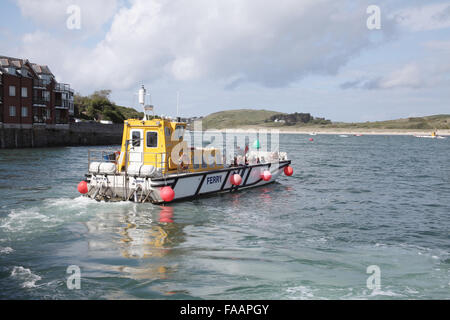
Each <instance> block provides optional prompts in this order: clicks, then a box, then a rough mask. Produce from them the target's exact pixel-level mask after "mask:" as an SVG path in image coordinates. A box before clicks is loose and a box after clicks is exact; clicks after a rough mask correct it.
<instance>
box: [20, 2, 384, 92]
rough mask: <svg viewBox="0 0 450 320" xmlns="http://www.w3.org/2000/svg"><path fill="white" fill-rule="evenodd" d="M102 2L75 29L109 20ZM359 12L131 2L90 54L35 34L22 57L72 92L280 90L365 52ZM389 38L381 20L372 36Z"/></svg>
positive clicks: (299, 5) (331, 5)
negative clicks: (162, 86)
mask: <svg viewBox="0 0 450 320" xmlns="http://www.w3.org/2000/svg"><path fill="white" fill-rule="evenodd" d="M80 1H81V0H80ZM18 2H19V3H20V4H21V8H22V12H23V14H24V15H26V16H30V17H32V19H36V20H39V21H41V20H42V21H43V20H44V17H48V16H51V15H52V13H51V12H53V13H54V11H55V10H56V11H58V12H59V11H60V9H58V8H62V7H64V5H66V4H67V3H69V2H76V1H68V0H64V1H63V2H64V5H62V4H55V1H51V0H47V1H44V2H43V3H42V5H40V7H42V10H41V14H40V15H37V14H36V13H35V10H38V8H37V6H38V5H35V7H34V9H33V8H28V7H27V8H25V7H26V6H25V1H24V0H18ZM37 2H38V1H37ZM57 2H58V3H59V1H57ZM103 2H104V1H99V2H97V1H87V0H86V1H84V0H83V1H81V2H80V3H81V6H82V10H83V12H84V13H83V17H84V15H86V14H87V13H89V12H91V13H93V14H92V15H89V14H88V15H87V16H88V18H84V19H85V20H83V28H84V26H86V23H91V24H92V25H93V26H92V28H96V27H97V28H98V27H99V26H100V25H101V24H102V23H104V22H105V21H106V20H107V19H108V17H111V16H112V12H111V11H110V10H109V9H108V10H106V9H104V8H103V5H104V3H103ZM39 3H41V2H39ZM102 3H103V4H102ZM366 7H367V4H362V3H360V4H358V5H356V4H353V3H351V2H348V3H347V4H343V3H336V2H335V1H331V0H320V1H317V0H307V1H302V2H299V1H297V0H285V1H282V2H280V1H264V3H262V2H261V1H255V0H249V1H241V0H228V1H220V0H197V1H189V2H186V1H181V0H170V1H168V0H145V1H144V0H134V1H132V2H131V4H130V6H129V7H121V8H120V10H118V11H116V13H115V14H114V15H113V18H112V22H111V27H110V29H109V31H108V32H107V34H106V36H105V37H104V39H103V40H102V41H100V42H99V43H97V44H96V45H95V47H94V48H93V49H89V48H83V47H81V46H78V47H77V46H75V45H74V43H72V42H71V41H72V40H71V39H70V37H65V38H64V39H57V36H55V35H54V34H53V33H50V31H49V30H47V35H46V36H44V35H43V33H42V32H35V33H33V34H31V35H28V36H27V37H25V38H26V39H25V41H24V43H23V45H24V48H23V49H24V50H22V51H23V52H29V53H30V58H33V59H35V60H36V61H41V60H44V61H52V62H51V64H50V63H49V64H50V66H51V67H52V69H53V70H57V71H58V72H59V73H60V74H61V75H62V76H63V77H64V79H67V80H65V81H69V82H72V83H73V84H74V86H76V87H79V88H92V87H95V88H98V87H107V88H111V89H124V88H130V87H135V86H136V84H137V83H140V82H141V81H145V82H150V81H154V80H159V79H169V80H177V81H182V80H185V81H189V80H206V81H212V80H220V81H225V82H227V83H229V85H228V86H227V87H228V88H233V87H235V86H237V85H240V84H242V83H245V82H253V83H257V84H262V85H264V86H269V87H283V86H286V85H288V84H290V83H292V82H295V81H297V80H299V79H301V78H302V77H305V76H307V75H310V74H319V75H333V74H336V73H337V72H338V70H339V69H340V68H341V67H342V66H344V65H345V64H346V63H347V62H348V61H349V60H350V59H351V58H352V57H355V56H357V55H358V54H359V53H360V52H361V51H362V50H364V49H366V48H369V47H370V46H371V45H372V42H371V40H370V39H369V37H370V33H371V32H372V31H370V30H368V29H367V27H366V19H367V14H366ZM108 8H110V7H108ZM102 10H103V11H104V12H102ZM63 12H65V11H64V10H63ZM94 13H98V14H99V15H100V16H99V21H95V20H96V19H95V18H94V16H95V15H94ZM62 16H63V17H65V16H64V14H62ZM58 21H59V20H58V19H56V20H55V21H50V22H49V23H50V24H52V25H54V24H56V23H59V22H58ZM86 21H91V22H86ZM95 24H96V25H95ZM391 31H392V25H391V24H390V22H389V19H386V20H384V21H383V27H382V30H381V31H377V32H381V33H385V34H390V33H391ZM38 38H39V41H41V43H40V46H41V47H45V46H48V45H47V44H50V45H51V46H52V48H54V49H52V50H47V51H46V52H44V51H43V50H41V51H39V49H36V44H37V43H38V41H37V39H38ZM34 57H35V58H34Z"/></svg>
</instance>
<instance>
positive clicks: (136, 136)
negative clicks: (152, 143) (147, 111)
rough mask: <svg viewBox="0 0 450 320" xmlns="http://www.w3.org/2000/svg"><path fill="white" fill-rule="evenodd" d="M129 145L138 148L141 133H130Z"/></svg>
mask: <svg viewBox="0 0 450 320" xmlns="http://www.w3.org/2000/svg"><path fill="white" fill-rule="evenodd" d="M131 143H132V146H133V147H139V146H140V145H141V132H140V131H132V132H131Z"/></svg>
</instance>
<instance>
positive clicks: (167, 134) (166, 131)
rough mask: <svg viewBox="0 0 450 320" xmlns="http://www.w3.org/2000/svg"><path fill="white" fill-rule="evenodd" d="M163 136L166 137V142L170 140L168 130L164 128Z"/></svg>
mask: <svg viewBox="0 0 450 320" xmlns="http://www.w3.org/2000/svg"><path fill="white" fill-rule="evenodd" d="M164 134H165V136H166V140H170V128H167V127H166V128H165V129H164Z"/></svg>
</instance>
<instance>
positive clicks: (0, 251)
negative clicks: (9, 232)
mask: <svg viewBox="0 0 450 320" xmlns="http://www.w3.org/2000/svg"><path fill="white" fill-rule="evenodd" d="M11 252H14V249H13V248H10V247H4V248H2V247H0V254H10V253H11Z"/></svg>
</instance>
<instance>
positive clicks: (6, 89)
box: [0, 56, 74, 127]
mask: <svg viewBox="0 0 450 320" xmlns="http://www.w3.org/2000/svg"><path fill="white" fill-rule="evenodd" d="M73 95H74V91H73V90H72V89H71V88H70V86H69V85H68V84H64V83H58V82H57V81H56V79H55V76H54V75H53V74H52V72H51V71H50V69H49V68H48V67H47V66H41V65H38V64H35V63H31V62H29V61H28V60H23V59H17V58H11V57H4V56H0V123H2V124H3V126H4V127H8V126H13V127H14V126H19V127H32V126H33V125H44V126H45V125H48V126H58V125H65V124H68V123H69V121H70V119H71V118H73V113H74V106H73Z"/></svg>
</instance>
